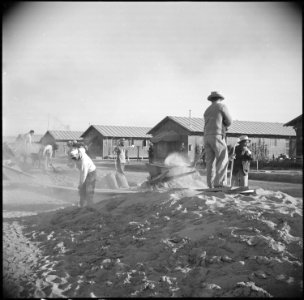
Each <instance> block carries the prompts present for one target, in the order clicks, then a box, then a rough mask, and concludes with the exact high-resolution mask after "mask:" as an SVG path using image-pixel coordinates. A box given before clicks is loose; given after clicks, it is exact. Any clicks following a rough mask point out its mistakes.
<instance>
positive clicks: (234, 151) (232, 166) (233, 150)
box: [230, 144, 237, 187]
mask: <svg viewBox="0 0 304 300" xmlns="http://www.w3.org/2000/svg"><path fill="white" fill-rule="evenodd" d="M236 145H237V144H235V145H234V147H233V152H232V156H234V154H235V147H236ZM233 163H234V158H233V159H232V161H231V168H230V187H232V170H233Z"/></svg>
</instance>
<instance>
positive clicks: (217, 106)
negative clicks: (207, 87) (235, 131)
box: [204, 101, 232, 135]
mask: <svg viewBox="0 0 304 300" xmlns="http://www.w3.org/2000/svg"><path fill="white" fill-rule="evenodd" d="M204 119H205V128H204V135H221V134H225V132H226V128H227V127H228V126H230V125H231V123H232V119H231V116H230V114H229V112H228V109H227V107H226V106H225V104H223V103H221V102H216V101H214V102H213V103H212V104H211V105H210V106H209V107H208V108H207V109H206V111H205V113H204Z"/></svg>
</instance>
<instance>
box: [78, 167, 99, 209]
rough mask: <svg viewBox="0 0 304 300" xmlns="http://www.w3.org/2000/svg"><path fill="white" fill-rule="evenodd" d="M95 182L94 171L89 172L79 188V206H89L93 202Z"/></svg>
mask: <svg viewBox="0 0 304 300" xmlns="http://www.w3.org/2000/svg"><path fill="white" fill-rule="evenodd" d="M95 183H96V171H93V172H90V173H88V175H87V178H86V180H85V181H84V183H83V184H82V186H81V187H80V189H79V196H80V206H81V207H83V206H85V205H87V206H90V205H92V204H93V203H94V202H93V197H94V190H95Z"/></svg>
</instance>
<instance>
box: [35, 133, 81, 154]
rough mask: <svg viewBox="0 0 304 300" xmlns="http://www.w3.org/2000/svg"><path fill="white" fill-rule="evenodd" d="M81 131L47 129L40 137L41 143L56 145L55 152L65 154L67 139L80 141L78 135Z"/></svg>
mask: <svg viewBox="0 0 304 300" xmlns="http://www.w3.org/2000/svg"><path fill="white" fill-rule="evenodd" d="M81 134H82V131H68V130H66V131H64V130H48V131H47V132H46V133H45V134H44V135H43V136H42V138H41V143H42V144H43V145H48V144H50V145H54V144H56V145H57V146H58V148H57V150H56V151H55V153H56V154H57V155H65V154H66V153H67V142H68V141H77V142H79V141H82V138H81V137H80V136H81Z"/></svg>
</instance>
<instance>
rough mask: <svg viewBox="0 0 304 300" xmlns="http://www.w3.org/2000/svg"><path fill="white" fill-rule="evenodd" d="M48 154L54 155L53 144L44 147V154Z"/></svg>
mask: <svg viewBox="0 0 304 300" xmlns="http://www.w3.org/2000/svg"><path fill="white" fill-rule="evenodd" d="M46 154H48V155H49V156H50V157H51V156H52V155H53V147H52V145H46V146H45V147H44V149H43V153H42V155H43V156H45V155H46Z"/></svg>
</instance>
